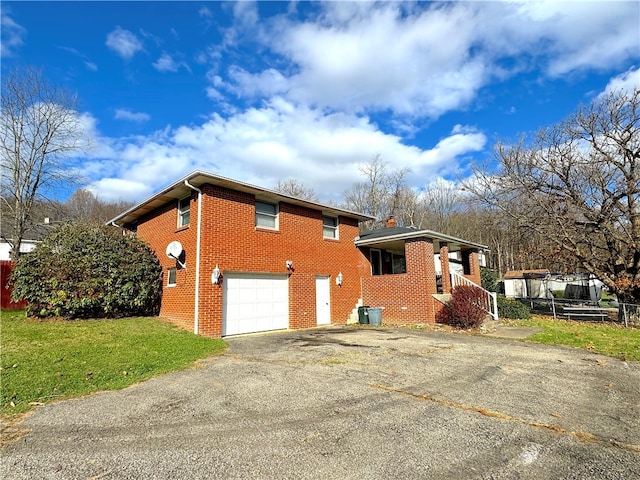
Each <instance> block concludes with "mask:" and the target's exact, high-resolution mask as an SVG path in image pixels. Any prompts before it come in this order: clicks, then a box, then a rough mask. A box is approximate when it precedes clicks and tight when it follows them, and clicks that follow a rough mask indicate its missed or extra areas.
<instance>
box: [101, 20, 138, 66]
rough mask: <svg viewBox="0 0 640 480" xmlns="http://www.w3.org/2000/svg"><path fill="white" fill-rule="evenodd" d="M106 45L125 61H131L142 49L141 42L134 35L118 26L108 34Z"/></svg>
mask: <svg viewBox="0 0 640 480" xmlns="http://www.w3.org/2000/svg"><path fill="white" fill-rule="evenodd" d="M106 45H107V47H109V48H110V49H111V50H113V51H114V52H116V53H117V54H118V55H119V56H121V57H122V58H123V59H125V60H131V58H133V56H134V55H135V54H136V53H137V52H139V51H141V50H142V49H143V46H142V42H141V41H140V40H139V39H138V37H136V35H135V34H134V33H132V32H130V31H129V30H125V29H123V28H121V27H119V26H118V27H116V29H115V30H113V31H111V32H109V34H108V35H107V41H106Z"/></svg>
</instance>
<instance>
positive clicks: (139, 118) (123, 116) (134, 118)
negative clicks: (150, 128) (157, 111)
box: [113, 108, 151, 123]
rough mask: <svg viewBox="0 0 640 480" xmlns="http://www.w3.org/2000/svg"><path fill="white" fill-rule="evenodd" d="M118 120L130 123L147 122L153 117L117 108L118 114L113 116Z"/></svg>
mask: <svg viewBox="0 0 640 480" xmlns="http://www.w3.org/2000/svg"><path fill="white" fill-rule="evenodd" d="M113 118H115V119H116V120H128V121H130V122H139V123H140V122H146V121H147V120H149V119H150V118H151V117H150V116H149V114H148V113H143V112H132V111H131V110H127V109H126V108H117V109H116V113H115V115H114V116H113Z"/></svg>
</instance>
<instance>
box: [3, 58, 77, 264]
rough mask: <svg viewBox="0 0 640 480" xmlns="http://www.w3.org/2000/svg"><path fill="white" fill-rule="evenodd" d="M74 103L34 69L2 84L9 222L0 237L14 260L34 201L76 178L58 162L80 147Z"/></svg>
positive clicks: (5, 200)
mask: <svg viewBox="0 0 640 480" xmlns="http://www.w3.org/2000/svg"><path fill="white" fill-rule="evenodd" d="M76 108H77V100H76V98H75V97H74V96H72V95H70V94H69V93H68V92H67V91H65V90H61V89H57V88H55V87H53V86H51V85H49V84H48V83H47V82H46V81H45V79H44V78H43V76H42V72H41V71H39V70H36V69H34V68H28V69H26V70H25V71H18V70H16V71H13V72H11V73H10V74H9V75H7V76H6V77H5V78H4V82H3V85H2V117H1V118H0V160H1V162H2V163H1V165H2V180H1V185H2V187H1V188H2V203H3V204H2V207H3V208H2V210H3V214H5V215H9V216H10V218H11V220H12V228H11V229H10V230H11V231H10V232H6V231H3V232H2V237H3V238H4V239H5V240H6V241H7V243H9V245H10V246H11V252H12V253H11V254H12V257H13V258H14V259H16V258H17V257H18V256H19V255H20V248H19V246H20V244H21V242H22V239H23V238H24V234H25V232H27V231H28V229H29V228H30V227H31V226H32V225H33V223H34V219H33V208H34V205H35V203H36V202H37V201H38V200H40V199H42V198H46V197H47V195H49V194H51V192H52V191H53V189H54V188H56V187H59V186H63V185H64V186H68V185H70V184H72V183H73V182H74V180H76V175H74V174H73V172H72V171H71V170H70V169H68V168H66V167H65V165H64V163H63V162H64V160H65V159H67V158H69V156H70V155H71V154H73V153H75V152H77V151H79V150H80V149H81V148H82V140H83V130H82V125H81V121H80V118H79V116H78V113H77V110H76Z"/></svg>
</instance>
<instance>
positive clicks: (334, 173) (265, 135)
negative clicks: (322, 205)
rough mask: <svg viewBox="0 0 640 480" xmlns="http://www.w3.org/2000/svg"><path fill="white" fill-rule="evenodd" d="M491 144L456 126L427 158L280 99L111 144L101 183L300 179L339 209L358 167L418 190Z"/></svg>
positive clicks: (347, 118)
mask: <svg viewBox="0 0 640 480" xmlns="http://www.w3.org/2000/svg"><path fill="white" fill-rule="evenodd" d="M485 143H486V138H485V137H484V135H483V134H482V133H480V132H477V131H476V130H475V129H473V128H470V127H463V126H456V127H455V128H454V130H453V131H452V133H451V135H449V136H447V137H446V138H443V139H441V141H440V142H439V143H438V144H437V145H436V146H435V147H434V148H433V149H431V150H422V149H420V148H418V147H415V146H409V145H405V144H403V143H402V139H401V138H400V137H398V136H395V135H389V134H386V133H383V132H381V131H380V130H379V129H378V128H377V127H376V126H375V125H374V124H372V123H371V122H370V120H369V119H368V118H362V117H358V116H355V115H349V114H342V113H333V114H325V113H323V112H322V111H321V110H318V109H311V108H307V107H303V106H297V105H295V104H293V103H290V102H288V101H286V100H284V99H282V98H279V97H276V98H274V99H272V100H271V101H270V102H269V103H268V104H267V105H265V106H264V107H263V108H253V109H249V110H247V111H245V112H242V113H239V114H237V115H233V116H230V117H228V118H223V117H222V116H220V115H218V114H214V115H213V116H212V117H211V118H210V119H209V120H208V121H207V122H205V123H204V124H202V125H200V126H196V127H186V126H183V127H179V128H177V129H174V130H164V131H162V132H157V133H156V135H154V136H153V137H138V138H136V139H133V140H131V139H127V140H126V141H123V142H122V143H121V144H118V145H116V144H113V145H111V148H112V155H111V158H110V161H109V162H105V163H108V164H109V165H110V166H111V168H112V171H111V173H110V174H108V175H104V176H103V177H102V178H103V179H104V180H109V179H111V180H118V179H126V180H127V181H128V182H132V184H141V185H145V186H147V187H149V188H151V189H152V190H157V189H159V188H161V187H162V186H164V185H166V184H169V183H171V182H173V181H175V179H176V178H179V177H180V176H181V175H184V174H186V173H188V172H189V171H191V170H194V169H196V168H199V169H203V170H207V171H211V172H212V173H217V174H220V175H223V176H226V177H230V178H234V179H238V180H241V181H245V182H249V183H253V184H256V185H261V186H265V187H270V186H273V185H275V184H276V182H277V181H278V180H280V179H283V178H295V179H297V180H299V181H300V182H302V183H303V184H305V185H308V186H309V187H312V188H314V189H315V190H316V192H317V193H318V195H319V196H320V197H321V199H322V200H323V201H330V200H335V201H340V200H341V199H342V193H343V192H344V191H345V190H347V189H349V188H350V187H351V186H352V185H353V183H354V182H356V181H359V180H361V177H360V172H359V170H358V166H359V165H361V164H362V163H364V162H367V161H369V160H370V159H371V158H372V157H373V156H374V155H376V154H380V155H381V157H382V158H383V159H384V160H385V161H386V162H388V164H389V167H390V168H404V167H409V168H411V170H412V175H411V179H412V181H413V182H415V184H416V185H418V184H423V183H425V179H427V178H431V177H433V176H435V175H445V174H447V173H452V172H456V170H457V164H458V161H459V160H460V159H461V158H464V157H465V156H467V155H469V154H472V153H473V152H477V151H479V150H481V149H482V148H483V146H484V144H485ZM94 187H95V188H96V191H97V192H99V193H100V194H101V195H103V196H105V197H108V198H119V196H121V193H120V192H119V191H118V188H119V184H118V183H117V182H106V181H102V182H96V183H95V184H94ZM146 193H148V190H145V194H146ZM127 195H132V193H131V192H128V193H127ZM141 197H142V195H141V194H140V195H137V196H135V199H136V200H140V199H141ZM129 198H132V197H129Z"/></svg>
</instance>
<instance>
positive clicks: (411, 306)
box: [355, 226, 496, 325]
mask: <svg viewBox="0 0 640 480" xmlns="http://www.w3.org/2000/svg"><path fill="white" fill-rule="evenodd" d="M355 245H356V246H357V247H358V248H359V249H360V250H361V251H362V253H363V255H364V256H365V257H366V258H367V259H368V260H369V263H370V266H371V271H370V276H365V277H363V278H362V285H361V287H362V302H363V304H364V305H367V306H375V307H382V308H383V309H384V310H383V318H384V323H385V324H387V325H406V324H412V323H433V322H435V319H436V314H437V311H438V309H440V308H442V307H443V304H442V303H441V301H439V299H438V295H439V294H441V295H445V296H446V295H448V294H450V293H451V290H452V288H454V287H455V286H457V285H460V284H471V285H476V286H478V287H479V286H480V284H481V279H480V255H481V253H482V252H483V251H484V250H486V249H487V247H486V246H484V245H480V244H476V243H474V242H469V241H466V240H462V239H459V238H455V237H451V236H448V235H445V234H442V233H439V232H434V231H431V230H418V229H416V228H406V227H396V226H390V227H387V228H382V229H379V230H373V231H370V232H365V233H362V234H361V235H360V237H358V238H357V239H356V240H355ZM440 300H442V297H440ZM494 318H496V317H494Z"/></svg>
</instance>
